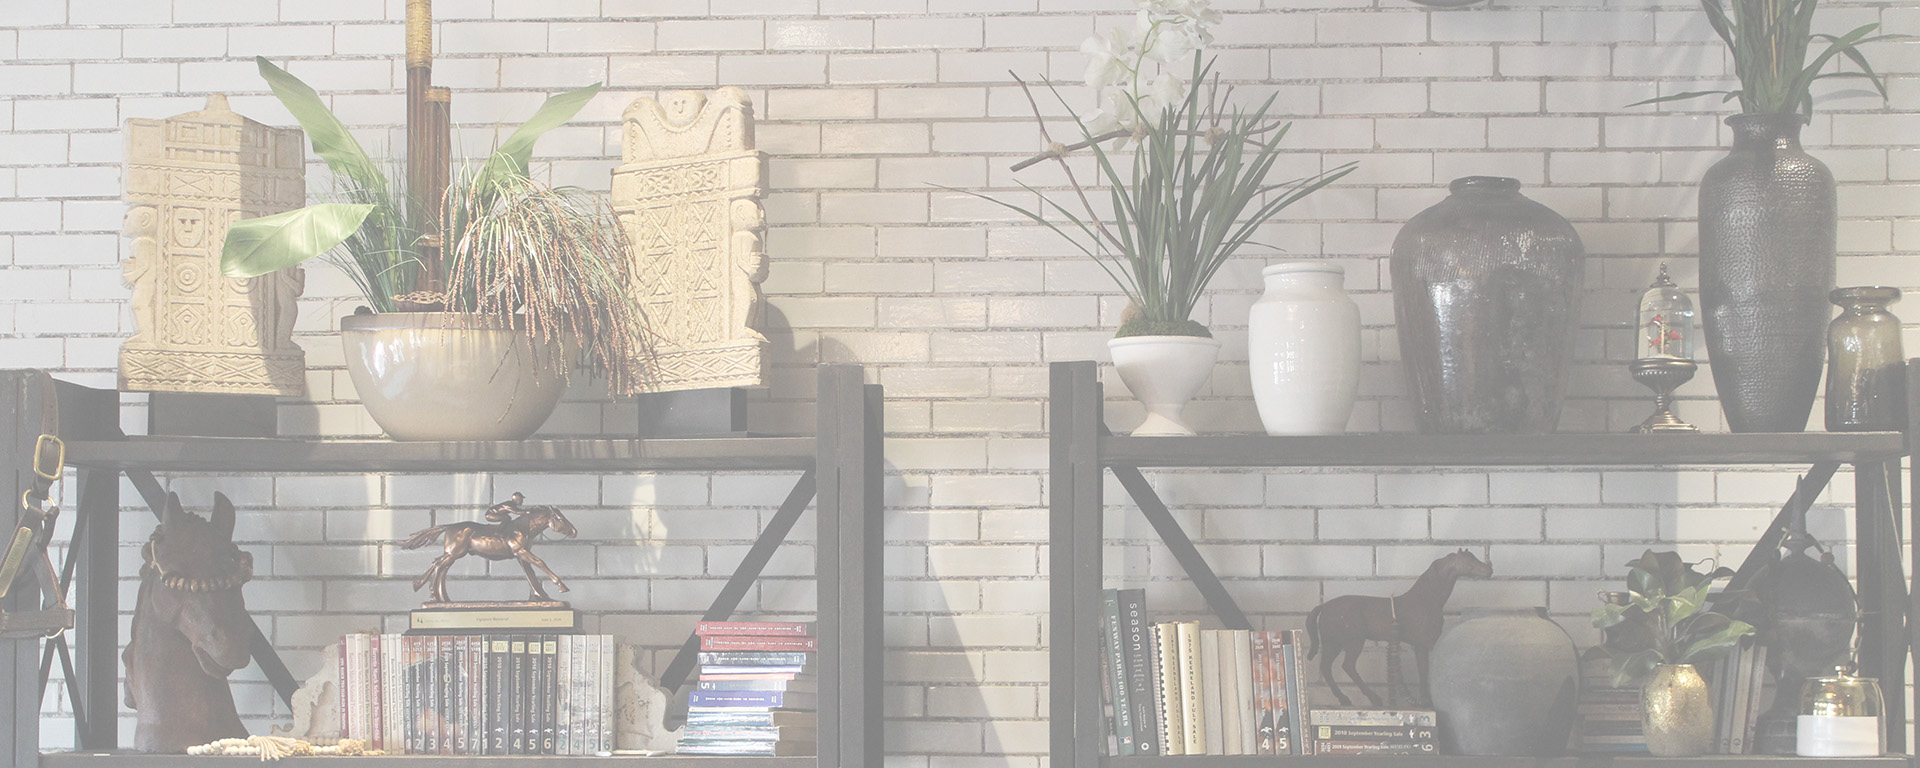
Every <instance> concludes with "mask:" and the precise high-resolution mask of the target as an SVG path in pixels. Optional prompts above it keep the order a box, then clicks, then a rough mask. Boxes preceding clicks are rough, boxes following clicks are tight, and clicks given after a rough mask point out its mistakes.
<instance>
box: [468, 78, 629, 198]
mask: <svg viewBox="0 0 1920 768" xmlns="http://www.w3.org/2000/svg"><path fill="white" fill-rule="evenodd" d="M599 92H600V83H594V84H593V85H589V86H587V87H585V88H581V89H579V90H574V91H568V92H566V93H562V94H558V95H555V96H551V97H549V98H548V99H547V100H546V102H545V103H542V104H541V105H540V108H539V109H538V110H535V111H534V113H533V117H529V118H527V121H526V122H524V123H521V124H520V127H519V128H516V129H514V131H513V133H512V134H511V135H509V136H507V140H506V141H503V142H501V143H500V148H499V149H496V150H494V151H493V156H492V157H489V158H487V167H486V169H485V170H483V171H481V173H483V174H485V175H486V176H487V177H488V178H490V179H495V178H499V176H500V175H501V174H511V175H515V176H524V175H526V173H527V164H528V163H529V162H531V161H532V158H533V144H534V142H537V141H539V140H540V137H541V136H544V135H546V133H547V131H551V130H553V129H555V128H558V127H560V126H562V125H566V124H567V121H568V120H572V119H573V116H574V115H577V114H580V110H581V109H582V108H584V107H586V106H587V102H588V101H590V100H592V99H593V97H594V95H595V94H598V93H599Z"/></svg>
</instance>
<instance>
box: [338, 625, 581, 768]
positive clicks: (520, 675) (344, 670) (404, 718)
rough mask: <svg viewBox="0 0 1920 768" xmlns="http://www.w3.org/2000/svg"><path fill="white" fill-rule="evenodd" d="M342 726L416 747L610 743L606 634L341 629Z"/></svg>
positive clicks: (555, 748)
mask: <svg viewBox="0 0 1920 768" xmlns="http://www.w3.org/2000/svg"><path fill="white" fill-rule="evenodd" d="M340 649H341V652H340V658H339V659H338V668H339V673H340V678H339V682H340V687H339V690H340V724H341V731H342V734H341V735H342V736H344V737H347V738H352V739H359V740H361V741H364V742H367V743H368V744H369V745H370V746H372V747H373V748H374V749H381V750H385V751H387V752H391V753H399V754H415V755H595V754H610V753H611V752H612V751H613V717H614V702H613V679H614V671H613V670H614V656H615V654H616V652H617V649H616V647H615V645H614V641H613V636H612V635H556V634H548V635H534V634H528V635H391V634H389V635H373V634H352V635H345V636H343V637H341V639H340Z"/></svg>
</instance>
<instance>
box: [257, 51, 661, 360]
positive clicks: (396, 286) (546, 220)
mask: <svg viewBox="0 0 1920 768" xmlns="http://www.w3.org/2000/svg"><path fill="white" fill-rule="evenodd" d="M256 61H257V63H258V65H259V67H260V74H261V76H262V77H264V78H266V80H267V83H268V84H269V85H270V86H271V87H272V88H273V92H274V95H275V96H277V97H279V99H280V101H281V103H282V104H285V105H286V107H287V109H288V111H290V112H292V113H293V116H294V118H295V119H296V120H298V121H299V123H300V126H301V128H303V129H305V130H306V132H307V137H308V138H309V139H310V140H311V141H312V144H313V150H314V154H317V155H319V156H320V158H321V159H322V160H324V161H325V162H326V164H327V167H328V168H330V169H331V170H332V171H333V173H334V177H335V183H336V185H337V187H338V191H339V195H340V197H341V198H343V199H344V200H345V202H339V203H320V204H316V205H310V206H307V207H305V208H301V209H299V210H294V211H288V212H286V213H280V214H275V215H272V216H263V217H260V218H255V219H247V220H243V221H240V222H237V223H235V224H234V225H233V227H232V228H231V229H230V230H229V232H228V235H227V240H226V243H225V247H224V250H223V252H222V255H221V256H222V258H221V267H222V271H224V272H225V273H226V274H227V275H229V276H232V277H253V276H255V275H261V274H265V273H267V272H272V271H274V270H277V269H284V268H286V267H291V266H294V265H296V264H300V263H302V262H305V261H307V260H308V259H312V258H316V257H320V256H323V255H329V254H335V255H334V257H333V259H332V260H333V262H334V263H335V264H336V265H338V266H339V267H340V268H341V270H342V271H343V272H345V273H346V274H347V275H348V276H349V277H350V278H351V279H352V280H353V281H354V283H355V284H356V285H357V286H358V287H359V288H360V290H361V292H362V293H363V294H364V295H365V297H366V299H367V303H368V304H369V305H370V306H371V307H372V308H373V309H374V311H378V312H393V311H396V310H399V309H400V308H401V300H403V299H404V300H406V301H408V302H413V303H416V304H421V305H431V306H439V307H443V308H444V309H445V310H446V311H449V312H469V313H475V314H481V315H488V316H493V317H500V318H512V319H518V320H519V321H521V322H524V323H525V326H526V328H527V330H528V332H529V333H531V334H532V335H533V336H534V337H535V338H536V339H542V340H545V341H548V342H551V343H552V345H551V346H552V347H553V348H554V349H562V350H567V351H569V352H572V351H578V352H579V355H580V360H579V362H580V363H581V364H582V365H583V366H585V367H586V368H588V369H590V370H593V371H596V372H601V373H605V374H606V375H607V377H608V388H609V389H610V390H611V391H614V392H625V391H627V388H628V386H629V384H630V381H629V379H630V376H631V373H632V369H633V366H632V365H631V363H630V361H631V360H633V359H634V356H635V352H636V351H637V350H639V348H640V346H641V344H640V342H639V339H638V337H639V335H640V333H641V332H642V329H643V325H642V323H641V322H640V318H639V310H638V309H637V304H636V302H634V301H632V300H631V298H630V296H629V288H628V286H629V281H628V273H627V268H628V265H629V264H630V263H631V262H632V246H631V244H630V243H629V241H628V239H627V237H626V234H625V233H624V232H623V231H622V230H621V228H620V226H619V224H618V222H616V221H615V220H614V216H613V212H612V210H611V209H610V208H609V207H608V206H607V204H606V202H605V201H604V200H602V199H601V198H600V197H599V196H597V195H594V194H592V193H590V192H587V191H585V190H582V189H578V188H574V187H550V186H548V185H546V184H543V183H540V182H538V181H536V180H534V179H533V178H532V177H531V176H530V175H529V174H528V164H529V162H530V161H531V158H532V154H533V146H534V144H535V142H537V141H538V140H539V138H540V137H541V136H542V135H544V134H546V133H547V132H548V131H551V130H553V129H554V128H557V127H559V126H561V125H564V124H566V122H567V121H568V120H571V119H573V116H574V115H576V114H578V113H579V111H580V109H581V108H582V107H584V106H586V104H587V102H588V100H590V99H592V98H593V96H594V94H597V93H599V92H600V86H599V85H597V84H596V85H591V86H588V87H586V88H581V89H578V90H574V91H569V92H566V93H562V94H559V95H557V96H553V97H551V98H548V99H547V100H546V102H545V103H543V104H541V106H540V108H539V109H538V110H536V111H535V112H534V114H533V116H532V117H531V118H528V120H527V121H526V122H525V123H523V124H522V125H521V126H520V127H519V128H518V129H516V130H514V132H513V133H512V134H511V135H509V136H508V137H507V138H506V140H505V141H502V142H501V143H500V145H499V147H498V148H496V149H495V150H494V151H493V152H492V153H491V154H490V155H488V157H487V158H486V160H485V161H483V162H479V163H473V164H468V165H465V166H462V167H460V168H457V169H454V174H453V175H454V180H453V182H452V183H450V184H449V185H448V189H447V193H446V196H445V198H444V201H443V205H442V218H441V221H439V222H438V224H439V227H438V231H439V234H440V242H441V244H442V251H443V258H442V260H441V265H442V269H443V270H444V274H440V275H433V276H428V275H426V274H425V273H424V271H425V269H426V262H425V260H423V259H422V258H421V257H420V249H421V245H422V243H423V241H424V238H423V236H422V230H423V229H424V228H423V227H421V226H420V224H421V223H422V222H419V221H416V220H414V219H413V218H411V217H412V211H414V210H417V209H418V206H415V205H411V204H410V203H413V202H417V201H414V200H412V199H411V198H410V197H409V195H408V192H407V191H406V190H404V189H402V188H401V187H400V186H399V185H398V184H396V183H395V182H394V181H393V180H392V179H390V178H389V177H388V175H387V174H386V173H385V172H384V171H382V170H381V164H380V163H377V162H375V161H374V160H373V159H372V158H371V157H370V156H369V155H368V154H367V152H366V150H364V149H362V148H361V146H360V143H359V142H358V141H356V140H354V138H353V135H352V134H350V133H348V132H347V129H346V127H345V126H344V125H342V124H341V122H340V120H339V119H338V118H337V117H335V116H334V114H333V113H332V112H331V111H330V110H328V109H327V107H326V105H325V104H324V103H323V102H322V101H321V100H320V96H319V95H318V94H317V93H315V92H314V90H313V89H312V88H311V87H308V86H307V84H306V83H303V82H301V81H300V80H299V78H296V77H294V76H293V75H291V74H288V73H287V72H286V71H285V70H282V69H280V68H279V67H276V66H274V65H273V64H272V63H270V62H268V61H267V60H266V59H264V58H259V59H256ZM343 246H344V247H343ZM341 252H344V254H345V255H344V256H340V255H337V254H339V253H341ZM428 277H432V278H434V279H431V280H428V279H427V278H428ZM428 284H432V285H438V286H443V287H444V291H441V292H437V293H435V294H432V295H429V296H421V295H420V293H419V289H420V288H421V287H422V286H423V285H428ZM423 299H424V300H423ZM560 367H561V368H562V369H563V370H568V369H570V366H560Z"/></svg>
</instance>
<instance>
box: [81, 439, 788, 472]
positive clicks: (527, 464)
mask: <svg viewBox="0 0 1920 768" xmlns="http://www.w3.org/2000/svg"><path fill="white" fill-rule="evenodd" d="M814 448H815V446H814V439H813V438H811V437H755V436H741V437H713V438H672V439H660V440H606V439H580V440H523V441H512V442H421V443H396V442H393V441H389V440H281V439H264V438H245V437H198V438H165V437H129V438H127V439H124V440H76V441H73V442H70V443H68V444H67V463H68V464H70V465H72V466H76V467H87V468H90V469H117V470H126V469H144V470H146V471H149V472H277V473H285V472H581V473H604V472H662V471H675V470H699V471H708V470H734V469H738V470H786V469H790V470H805V469H811V468H812V467H813V461H814Z"/></svg>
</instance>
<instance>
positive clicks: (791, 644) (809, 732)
mask: <svg viewBox="0 0 1920 768" xmlns="http://www.w3.org/2000/svg"><path fill="white" fill-rule="evenodd" d="M694 635H695V636H697V637H699V639H700V655H699V658H698V661H699V662H700V669H699V676H698V677H697V678H696V679H695V681H694V686H693V690H692V691H691V692H689V693H688V694H687V724H686V726H685V727H683V728H682V729H681V730H680V743H679V747H678V750H677V751H678V752H679V753H680V754H683V755H812V754H815V753H816V752H817V751H818V748H817V746H816V745H817V744H818V742H819V737H818V735H817V734H818V733H819V720H818V716H817V715H816V713H815V711H814V707H815V705H816V704H817V701H818V699H817V697H818V695H819V688H818V682H817V677H816V676H815V670H814V666H813V659H812V657H813V654H814V653H816V652H818V651H819V641H818V640H817V639H816V638H815V637H814V636H813V633H812V625H810V624H806V623H795V622H768V621H724V622H723V621H703V622H700V623H699V624H698V625H697V626H695V627H694Z"/></svg>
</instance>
